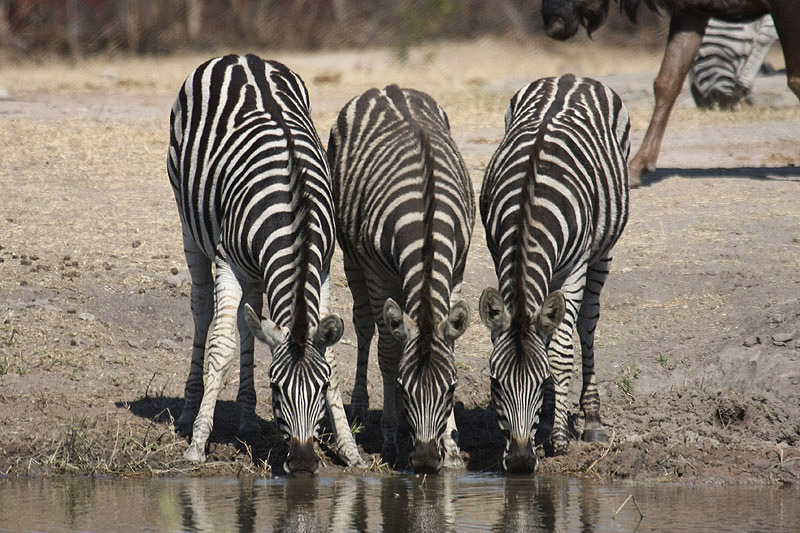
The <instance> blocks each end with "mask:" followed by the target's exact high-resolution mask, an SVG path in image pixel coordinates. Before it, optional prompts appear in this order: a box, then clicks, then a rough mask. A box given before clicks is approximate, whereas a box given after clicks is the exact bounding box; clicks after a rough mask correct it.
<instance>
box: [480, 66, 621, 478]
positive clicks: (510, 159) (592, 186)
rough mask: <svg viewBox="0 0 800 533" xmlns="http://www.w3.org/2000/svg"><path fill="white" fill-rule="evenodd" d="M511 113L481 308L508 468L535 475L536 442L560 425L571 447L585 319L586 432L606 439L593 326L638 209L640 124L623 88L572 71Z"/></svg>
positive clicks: (521, 95)
mask: <svg viewBox="0 0 800 533" xmlns="http://www.w3.org/2000/svg"><path fill="white" fill-rule="evenodd" d="M505 122H506V133H505V137H504V139H503V141H502V142H501V144H500V146H499V147H498V149H497V151H496V152H495V154H494V156H493V157H492V160H491V162H490V163H489V166H488V168H487V170H486V175H485V177H484V182H483V187H482V190H481V197H480V210H481V218H482V220H483V224H484V226H485V228H486V241H487V244H488V247H489V250H490V252H491V254H492V258H493V260H494V264H495V271H496V274H497V277H498V280H499V291H498V290H497V289H494V288H491V287H490V288H487V289H485V290H484V292H483V294H482V295H481V300H480V313H481V319H482V321H483V322H484V324H485V325H486V326H487V327H488V328H489V329H490V330H491V333H492V343H493V350H492V356H491V359H490V372H491V380H492V383H491V394H492V403H493V405H494V407H495V410H496V412H497V418H498V422H499V424H500V428H501V430H502V431H503V434H504V435H505V437H506V450H505V454H504V459H503V465H504V467H505V468H506V469H507V470H509V471H512V472H531V471H532V470H533V469H534V468H535V466H536V455H535V453H534V450H533V445H534V442H540V441H541V440H542V438H543V437H546V435H547V434H548V433H550V429H551V427H552V434H551V443H552V447H553V450H552V451H554V452H555V453H564V452H566V450H567V446H568V429H567V392H568V389H569V379H570V374H571V373H572V367H573V346H572V333H573V327H574V326H575V325H576V322H577V328H578V334H579V336H580V339H581V348H582V360H583V389H582V394H581V406H582V408H583V411H584V415H585V426H584V434H583V436H584V439H585V440H597V439H603V438H604V431H603V426H602V423H601V421H600V410H599V409H600V399H599V395H598V391H597V386H596V383H595V376H594V331H595V326H596V324H597V320H598V317H599V300H600V290H601V289H602V287H603V283H604V281H605V279H606V275H607V274H608V270H609V267H610V263H611V251H612V247H613V246H614V244H615V242H616V241H617V239H618V238H619V236H620V234H621V232H622V230H623V227H624V226H625V223H626V220H627V217H628V177H627V158H628V152H629V150H630V141H629V129H630V126H629V120H628V113H627V111H626V109H625V107H624V106H623V104H622V101H621V100H620V98H619V97H618V96H617V95H616V94H615V93H614V92H613V91H611V90H610V89H608V88H607V87H605V86H603V85H602V84H600V83H599V82H597V81H594V80H591V79H586V78H583V79H582V78H576V77H575V76H572V75H565V76H562V77H559V78H546V79H542V80H539V81H536V82H534V83H531V84H529V85H527V86H525V87H523V88H522V89H521V90H520V91H519V92H518V93H517V94H516V95H515V96H514V97H513V98H512V99H511V103H510V105H509V107H508V111H507V112H506V119H505ZM543 406H544V407H543ZM553 409H554V411H553Z"/></svg>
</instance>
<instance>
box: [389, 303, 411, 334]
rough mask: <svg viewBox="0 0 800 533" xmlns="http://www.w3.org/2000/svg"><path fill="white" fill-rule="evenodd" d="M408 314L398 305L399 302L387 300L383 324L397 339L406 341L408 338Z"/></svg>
mask: <svg viewBox="0 0 800 533" xmlns="http://www.w3.org/2000/svg"><path fill="white" fill-rule="evenodd" d="M406 318H407V317H406V314H405V313H403V310H402V309H400V306H399V305H397V302H395V301H394V300H392V299H391V298H387V299H386V302H385V303H384V304H383V323H384V324H386V327H387V328H389V332H390V333H391V334H392V336H394V337H395V338H396V339H398V340H401V341H405V340H406V339H407V338H408V335H409V331H408V327H407V324H406V323H405V322H406Z"/></svg>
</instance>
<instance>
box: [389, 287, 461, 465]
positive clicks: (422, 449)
mask: <svg viewBox="0 0 800 533" xmlns="http://www.w3.org/2000/svg"><path fill="white" fill-rule="evenodd" d="M428 305H430V303H429V304H428ZM383 320H384V323H385V324H386V326H387V327H388V328H389V331H390V332H391V333H392V335H393V336H394V337H395V338H397V339H398V340H399V341H401V342H402V343H403V355H402V357H401V358H400V364H399V365H398V371H397V386H398V387H399V388H400V391H401V393H402V397H403V404H404V407H405V412H406V419H407V420H408V425H409V427H410V428H411V434H412V438H413V441H414V450H413V451H412V453H411V455H410V456H409V459H410V461H411V467H412V469H413V470H414V472H418V473H419V472H423V473H435V472H438V471H439V469H440V468H441V467H442V462H443V457H444V444H443V440H444V438H445V427H446V426H447V420H448V418H449V417H450V414H451V413H452V411H453V393H454V392H455V388H456V382H457V380H456V364H455V357H454V356H453V344H454V342H455V340H456V339H457V338H458V337H460V336H461V334H463V333H464V331H466V329H467V326H468V325H469V307H468V306H467V304H466V303H464V302H463V301H458V302H455V303H454V304H453V305H452V306H451V309H450V312H449V314H448V315H447V316H446V317H445V318H444V319H442V320H441V321H439V322H438V323H435V322H434V321H433V320H425V319H421V320H420V323H417V322H416V321H415V320H414V319H412V318H411V317H410V316H409V315H408V314H406V313H405V312H403V310H402V309H401V308H400V306H399V305H398V304H397V303H396V302H395V301H394V300H392V299H391V298H389V299H387V300H386V303H385V304H384V306H383ZM425 323H428V326H427V327H425V326H424V325H423V324H425Z"/></svg>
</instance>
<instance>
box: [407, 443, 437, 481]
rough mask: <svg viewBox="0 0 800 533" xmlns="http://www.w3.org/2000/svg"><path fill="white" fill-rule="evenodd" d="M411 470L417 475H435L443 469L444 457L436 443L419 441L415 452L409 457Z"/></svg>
mask: <svg viewBox="0 0 800 533" xmlns="http://www.w3.org/2000/svg"><path fill="white" fill-rule="evenodd" d="M409 460H410V461H411V468H412V469H413V470H414V472H415V473H417V474H435V473H436V472H438V471H439V469H440V468H441V467H442V456H441V454H440V453H439V445H438V444H437V443H436V441H432V440H429V441H427V442H419V441H417V443H416V445H414V451H413V452H411V455H409Z"/></svg>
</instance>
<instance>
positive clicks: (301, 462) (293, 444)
mask: <svg viewBox="0 0 800 533" xmlns="http://www.w3.org/2000/svg"><path fill="white" fill-rule="evenodd" d="M285 468H286V470H287V471H288V472H291V473H292V474H314V473H316V472H317V469H318V468H319V458H318V457H317V454H316V453H315V452H314V441H313V440H312V439H308V440H307V441H305V442H300V440H298V439H296V438H292V439H291V441H290V442H289V455H288V456H287V457H286V465H285Z"/></svg>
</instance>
